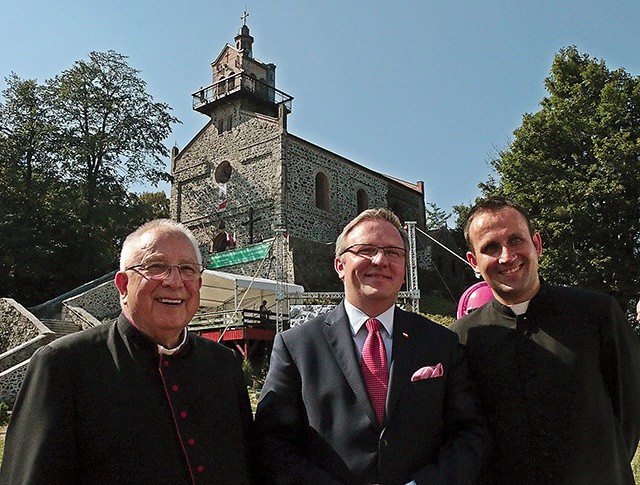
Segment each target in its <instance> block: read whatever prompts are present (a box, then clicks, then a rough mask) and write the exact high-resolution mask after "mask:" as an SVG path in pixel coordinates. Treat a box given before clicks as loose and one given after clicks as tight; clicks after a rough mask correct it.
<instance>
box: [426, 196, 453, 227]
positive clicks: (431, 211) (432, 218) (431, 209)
mask: <svg viewBox="0 0 640 485" xmlns="http://www.w3.org/2000/svg"><path fill="white" fill-rule="evenodd" d="M425 219H426V227H427V230H435V229H442V228H443V227H447V219H449V214H447V213H446V212H445V211H444V210H442V209H441V208H440V207H438V206H437V205H436V204H434V203H433V202H427V203H426V204H425Z"/></svg>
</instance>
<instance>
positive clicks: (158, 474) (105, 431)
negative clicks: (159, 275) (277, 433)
mask: <svg viewBox="0 0 640 485" xmlns="http://www.w3.org/2000/svg"><path fill="white" fill-rule="evenodd" d="M251 424H252V416H251V407H250V405H249V397H248V395H247V387H246V384H245V381H244V377H243V374H242V370H241V366H240V362H239V359H238V358H237V357H236V356H235V355H233V352H232V351H231V350H229V349H227V348H225V347H223V346H221V345H219V344H217V343H215V342H212V341H210V340H206V339H204V338H200V337H197V336H194V335H189V338H188V341H187V343H186V344H185V346H184V347H183V348H182V349H181V350H180V351H179V352H177V353H176V354H174V355H171V356H167V355H163V356H160V355H159V354H158V352H157V350H156V345H155V344H154V343H153V342H151V341H150V340H148V339H147V338H146V337H145V336H144V335H143V334H142V333H141V332H139V331H138V330H137V329H136V328H134V327H133V326H132V325H131V324H130V323H129V322H128V321H127V320H126V318H124V317H123V316H121V317H120V319H119V321H118V322H114V323H110V324H103V325H100V326H99V327H95V328H92V329H90V330H85V331H83V332H79V333H76V334H73V335H70V336H67V337H63V338H61V339H58V340H56V341H54V342H52V343H50V344H49V345H47V346H45V347H43V348H42V349H40V350H39V351H38V352H37V353H36V354H35V355H34V356H33V357H32V359H31V362H30V363H29V368H28V371H27V375H26V377H25V380H24V383H23V385H22V387H21V389H20V393H19V395H18V399H17V402H16V406H15V408H14V411H13V416H12V418H11V423H10V425H9V429H8V432H7V441H6V443H5V452H4V459H3V461H2V469H1V471H0V483H3V484H11V485H18V484H29V485H34V484H65V485H67V484H80V483H87V484H89V483H90V484H92V485H94V484H125V483H126V484H146V483H149V484H150V483H154V484H187V483H207V484H211V483H222V484H228V483H234V484H235V483H247V482H248V480H249V477H248V473H247V462H248V457H247V453H246V451H247V448H248V438H249V430H250V427H251Z"/></svg>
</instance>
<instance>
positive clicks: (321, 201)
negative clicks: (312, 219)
mask: <svg viewBox="0 0 640 485" xmlns="http://www.w3.org/2000/svg"><path fill="white" fill-rule="evenodd" d="M316 207H317V208H318V209H322V210H325V211H328V210H329V179H327V176H326V175H325V174H323V173H322V172H318V174H317V175H316Z"/></svg>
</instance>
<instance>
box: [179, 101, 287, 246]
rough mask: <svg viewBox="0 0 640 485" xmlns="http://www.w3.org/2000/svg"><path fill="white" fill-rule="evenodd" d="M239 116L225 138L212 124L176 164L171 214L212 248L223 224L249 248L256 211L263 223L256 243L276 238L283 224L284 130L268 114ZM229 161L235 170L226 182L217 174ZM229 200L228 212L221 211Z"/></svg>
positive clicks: (255, 227)
mask: <svg viewBox="0 0 640 485" xmlns="http://www.w3.org/2000/svg"><path fill="white" fill-rule="evenodd" d="M237 118H238V119H239V124H238V125H237V126H236V127H234V128H233V129H232V130H231V131H228V132H224V133H222V134H218V131H217V129H216V127H215V126H214V125H213V124H212V123H210V124H208V125H207V126H206V127H205V128H204V129H203V130H202V131H201V133H200V134H199V135H198V136H197V137H196V138H195V139H194V140H193V141H192V143H191V144H190V145H189V146H188V147H186V148H185V149H184V150H183V152H182V153H180V154H179V155H178V157H176V159H175V160H174V164H173V165H174V171H173V175H174V182H173V185H172V190H171V215H172V217H173V218H174V219H176V220H180V221H181V222H183V223H185V224H186V225H187V226H188V227H189V228H191V229H192V230H193V231H194V233H195V234H196V237H198V239H199V240H200V241H201V242H202V243H203V245H208V244H209V242H210V241H211V239H212V238H213V236H214V235H215V232H216V231H217V229H218V227H219V226H220V223H221V222H225V223H226V228H227V229H228V230H230V231H232V232H235V234H236V237H237V239H238V241H239V242H240V243H241V244H243V245H246V244H248V240H249V234H248V231H249V225H248V224H247V223H248V221H249V209H250V208H252V209H253V211H254V218H255V219H258V220H256V221H255V222H254V225H253V241H254V242H260V241H262V240H265V239H269V238H272V237H273V235H274V232H273V231H274V228H275V227H278V225H280V224H281V216H280V214H279V211H278V210H277V209H276V207H277V206H278V205H279V200H280V193H281V182H280V180H281V163H280V159H281V137H280V127H279V126H278V123H277V120H276V119H273V118H269V117H267V116H261V115H253V116H249V115H248V114H246V113H245V112H243V111H240V112H239V114H238V115H237ZM225 162H227V163H228V164H229V165H230V168H231V171H230V175H229V179H228V181H227V182H226V183H225V182H224V178H223V179H222V181H219V180H220V174H219V173H217V170H219V168H220V167H221V164H224V163H225ZM217 178H218V180H217ZM224 200H226V201H227V206H226V209H225V210H224V211H220V212H218V211H217V208H218V205H219V204H220V203H221V202H223V201H224ZM243 222H244V223H245V224H243Z"/></svg>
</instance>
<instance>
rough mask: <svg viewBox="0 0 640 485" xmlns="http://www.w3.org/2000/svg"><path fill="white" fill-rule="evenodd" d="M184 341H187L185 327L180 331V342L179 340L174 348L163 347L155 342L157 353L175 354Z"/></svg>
mask: <svg viewBox="0 0 640 485" xmlns="http://www.w3.org/2000/svg"><path fill="white" fill-rule="evenodd" d="M186 342H187V329H186V328H185V329H184V330H183V331H182V342H180V343H179V344H178V346H177V347H174V348H172V349H167V348H166V347H163V346H162V345H160V344H157V345H158V353H159V354H164V355H173V354H175V353H176V352H177V351H178V350H180V349H181V348H182V346H183V345H184V344H185V343H186Z"/></svg>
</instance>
